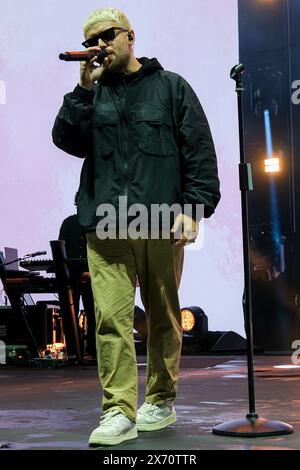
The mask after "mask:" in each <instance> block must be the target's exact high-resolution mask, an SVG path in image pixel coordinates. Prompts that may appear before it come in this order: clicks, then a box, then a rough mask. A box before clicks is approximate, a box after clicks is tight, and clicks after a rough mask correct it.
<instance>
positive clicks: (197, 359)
mask: <svg viewBox="0 0 300 470" xmlns="http://www.w3.org/2000/svg"><path fill="white" fill-rule="evenodd" d="M138 361H139V404H141V403H142V402H143V401H144V400H143V398H144V390H145V374H146V364H145V361H146V358H145V357H144V356H138ZM291 365H292V362H291V357H290V356H287V355H285V356H281V355H276V356H268V355H258V356H256V357H255V377H256V399H257V400H256V402H257V412H258V414H259V415H260V417H263V418H269V419H276V420H282V421H285V422H287V423H289V424H291V425H293V426H294V430H295V432H294V433H293V434H290V435H288V436H281V437H275V438H231V437H222V436H216V435H213V434H212V432H211V431H212V427H213V426H216V425H217V424H220V423H222V422H225V421H229V420H232V419H237V418H243V417H245V415H246V413H247V410H248V397H247V367H246V357H245V356H228V355H227V356H224V355H222V356H221V355H215V356H212V355H211V356H208V355H200V356H183V357H182V360H181V369H180V385H179V390H178V397H177V400H176V403H175V405H176V411H177V422H176V423H175V425H172V426H170V427H169V428H166V429H164V430H162V431H158V432H148V433H146V432H143V433H139V437H138V439H135V440H132V441H129V442H127V443H123V444H121V445H119V446H114V447H113V448H112V447H99V449H103V450H109V449H115V450H127V451H135V450H160V449H161V450H179V449H184V450H187V451H188V450H204V449H205V450H214V449H216V450H217V449H218V450H299V449H300V441H299V430H300V366H299V367H298V368H295V367H294V368H277V367H275V366H291ZM0 379H1V390H2V393H1V396H2V398H1V404H0V416H1V417H0V447H1V449H2V450H87V449H88V443H87V442H88V437H89V434H90V432H91V431H92V430H93V429H94V428H95V427H96V426H97V425H98V419H99V417H100V415H101V391H100V386H99V382H98V376H97V368H96V366H95V365H93V366H90V365H87V366H85V365H78V366H65V367H63V368H60V369H53V368H52V369H38V368H23V367H15V366H2V367H1V369H0ZM97 449H98V448H97Z"/></svg>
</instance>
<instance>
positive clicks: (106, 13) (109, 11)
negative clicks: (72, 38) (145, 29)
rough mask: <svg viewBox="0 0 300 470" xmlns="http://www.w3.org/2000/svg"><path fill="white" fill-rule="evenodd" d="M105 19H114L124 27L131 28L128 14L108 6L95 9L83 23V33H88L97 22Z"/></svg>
mask: <svg viewBox="0 0 300 470" xmlns="http://www.w3.org/2000/svg"><path fill="white" fill-rule="evenodd" d="M104 21H113V22H115V23H117V24H118V25H119V26H121V27H122V28H128V29H129V31H130V30H131V24H130V22H129V20H128V18H127V16H126V15H125V14H124V13H123V12H122V11H121V10H118V9H117V8H112V7H107V8H98V9H97V10H95V11H93V12H92V13H91V14H90V15H89V16H88V17H87V19H86V21H85V22H84V24H83V33H84V35H86V33H87V31H88V30H89V29H90V28H91V27H92V26H94V25H95V24H97V23H101V22H104Z"/></svg>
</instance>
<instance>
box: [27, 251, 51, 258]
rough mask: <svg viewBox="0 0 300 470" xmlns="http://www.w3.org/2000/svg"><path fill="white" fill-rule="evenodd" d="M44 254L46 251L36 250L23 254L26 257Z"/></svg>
mask: <svg viewBox="0 0 300 470" xmlns="http://www.w3.org/2000/svg"><path fill="white" fill-rule="evenodd" d="M46 254H47V251H36V252H35V253H28V254H27V255H24V257H25V256H27V257H28V258H34V257H35V256H41V255H46Z"/></svg>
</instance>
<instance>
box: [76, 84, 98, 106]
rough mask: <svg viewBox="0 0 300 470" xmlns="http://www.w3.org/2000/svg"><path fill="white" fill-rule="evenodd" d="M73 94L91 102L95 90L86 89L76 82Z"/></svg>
mask: <svg viewBox="0 0 300 470" xmlns="http://www.w3.org/2000/svg"><path fill="white" fill-rule="evenodd" d="M73 95H74V96H78V98H80V99H82V100H83V101H86V102H87V103H93V100H94V96H95V92H94V91H93V90H86V89H85V88H83V87H82V86H80V85H79V84H78V85H76V87H75V88H74V90H73Z"/></svg>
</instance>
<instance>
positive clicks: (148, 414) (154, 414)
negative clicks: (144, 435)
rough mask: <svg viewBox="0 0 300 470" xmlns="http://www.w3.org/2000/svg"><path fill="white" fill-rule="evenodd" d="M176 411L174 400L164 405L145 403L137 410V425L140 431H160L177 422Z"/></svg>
mask: <svg viewBox="0 0 300 470" xmlns="http://www.w3.org/2000/svg"><path fill="white" fill-rule="evenodd" d="M175 421H176V412H175V409H174V406H173V405H172V402H167V401H166V402H165V403H164V404H163V405H152V404H151V403H144V404H143V405H142V406H141V407H140V408H139V409H138V410H137V419H136V426H137V430H138V431H158V430H159V429H163V428H166V427H167V426H169V425H170V424H173V423H175Z"/></svg>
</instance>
